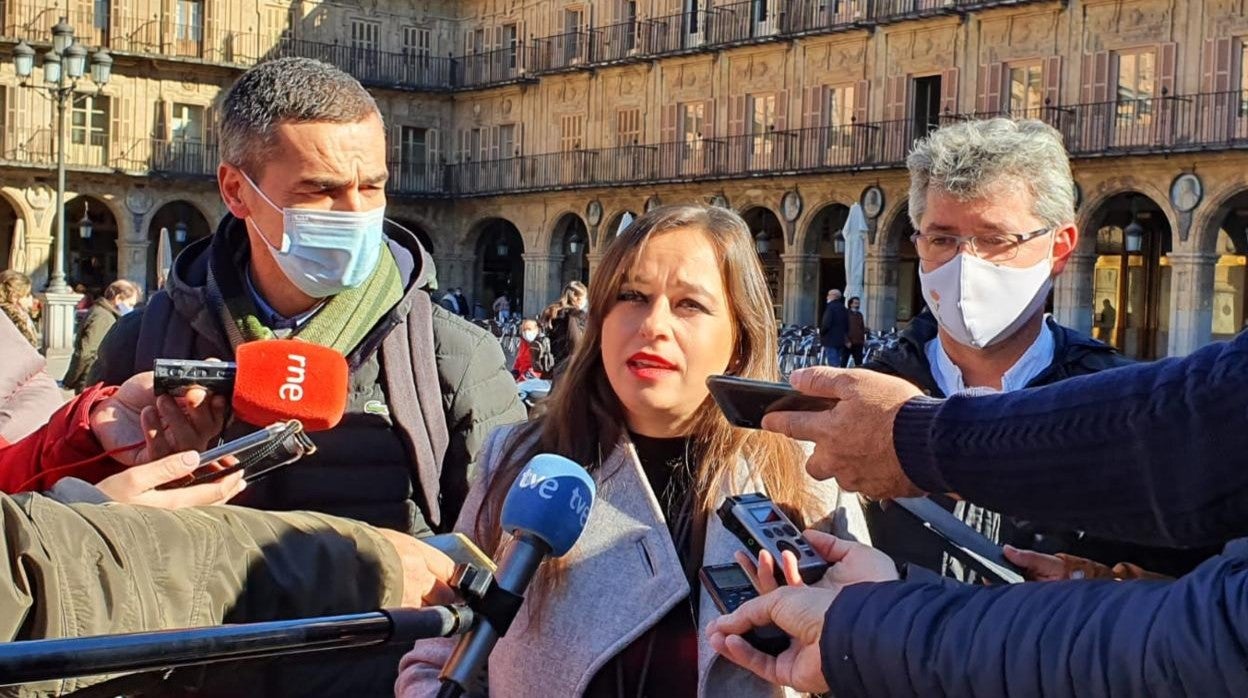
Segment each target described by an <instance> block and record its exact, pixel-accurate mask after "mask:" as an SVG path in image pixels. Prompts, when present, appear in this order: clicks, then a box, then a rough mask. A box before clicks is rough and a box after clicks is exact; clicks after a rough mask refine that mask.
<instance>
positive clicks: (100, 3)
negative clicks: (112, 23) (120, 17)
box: [91, 0, 113, 34]
mask: <svg viewBox="0 0 1248 698" xmlns="http://www.w3.org/2000/svg"><path fill="white" fill-rule="evenodd" d="M112 4H113V0H95V6H94V10H95V12H94V15H95V16H94V19H93V22H92V25H91V26H93V27H94V28H95V30H96V31H97V32H100V33H102V34H107V33H108V20H109V16H110V15H111V14H112Z"/></svg>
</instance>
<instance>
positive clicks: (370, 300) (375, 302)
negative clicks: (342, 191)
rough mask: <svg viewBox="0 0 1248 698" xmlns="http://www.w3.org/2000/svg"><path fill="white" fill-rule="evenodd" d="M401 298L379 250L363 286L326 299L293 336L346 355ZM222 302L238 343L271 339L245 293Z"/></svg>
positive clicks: (387, 256)
mask: <svg viewBox="0 0 1248 698" xmlns="http://www.w3.org/2000/svg"><path fill="white" fill-rule="evenodd" d="M243 273H244V274H245V273H247V272H246V271H243ZM223 295H224V294H223ZM402 299H403V279H402V277H401V276H399V267H398V265H397V264H395V262H394V256H393V255H392V254H391V253H390V250H389V249H388V248H385V247H383V249H382V254H381V256H380V257H379V258H378V260H377V267H376V268H375V269H373V273H372V274H371V275H370V276H369V277H368V279H367V280H366V281H365V282H364V283H363V284H361V285H359V286H358V287H356V288H349V289H347V290H345V291H343V292H342V293H339V294H338V295H336V296H332V297H330V299H329V300H328V301H326V303H325V305H323V306H321V308H320V310H317V311H316V313H315V314H314V315H313V316H312V318H311V319H309V320H308V321H307V322H305V323H304V324H303V325H302V326H301V327H300V328H299V329H297V330H295V333H294V335H293V336H295V337H298V338H299V339H302V340H304V341H308V342H312V343H313V344H320V345H321V346H326V347H330V348H332V349H337V350H338V351H339V352H341V353H342V354H343V355H346V354H348V353H350V352H351V350H352V349H355V347H356V345H358V344H359V343H360V341H362V340H363V339H364V337H365V336H366V335H367V334H368V331H369V330H371V329H372V328H373V326H374V325H376V324H377V322H378V321H379V320H381V319H382V318H383V317H385V315H386V313H388V312H389V311H390V309H391V308H393V307H394V306H395V304H397V303H398V302H399V301H400V300H402ZM222 300H223V301H224V303H223V307H222V312H223V314H224V315H225V317H224V318H223V321H224V322H225V325H226V327H227V328H236V329H237V330H238V332H239V333H241V334H242V337H241V340H242V341H244V342H250V341H253V340H258V339H273V337H274V334H273V330H271V329H269V328H268V327H265V326H264V323H262V322H261V321H260V317H259V312H258V311H257V310H256V305H255V303H253V302H252V300H251V296H250V294H248V293H247V292H246V291H245V290H244V291H243V293H236V294H232V295H231V296H228V297H224V298H223V299H222ZM230 335H231V336H233V335H234V333H233V332H230Z"/></svg>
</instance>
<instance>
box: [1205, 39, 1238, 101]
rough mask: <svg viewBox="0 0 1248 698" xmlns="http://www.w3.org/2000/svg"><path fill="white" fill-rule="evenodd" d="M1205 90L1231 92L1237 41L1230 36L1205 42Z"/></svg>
mask: <svg viewBox="0 0 1248 698" xmlns="http://www.w3.org/2000/svg"><path fill="white" fill-rule="evenodd" d="M1204 63H1205V65H1204V90H1205V91H1206V92H1230V91H1231V90H1232V89H1234V88H1233V80H1234V77H1235V71H1234V65H1235V40H1234V39H1233V38H1231V37H1229V36H1224V37H1221V38H1218V39H1209V40H1208V41H1206V42H1205V57H1204Z"/></svg>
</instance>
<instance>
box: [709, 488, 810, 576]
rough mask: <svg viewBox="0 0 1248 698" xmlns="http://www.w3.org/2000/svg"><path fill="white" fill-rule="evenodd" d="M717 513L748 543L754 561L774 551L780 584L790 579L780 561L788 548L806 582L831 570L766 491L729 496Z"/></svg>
mask: <svg viewBox="0 0 1248 698" xmlns="http://www.w3.org/2000/svg"><path fill="white" fill-rule="evenodd" d="M717 513H718V514H719V520H720V521H722V522H723V524H724V528H726V529H728V531H729V532H730V533H732V534H733V535H734V536H736V537H737V539H738V540H740V541H741V543H742V544H743V545H745V548H746V550H748V551H749V552H750V555H753V556H754V560H755V562H757V561H758V554H759V553H760V552H762V551H764V550H766V551H767V552H769V553H771V556H772V558H773V559H775V561H776V581H777V582H779V583H780V584H786V583H787V582H786V581H785V579H784V572H783V570H781V569H780V564H779V563H780V556H781V555H782V554H783V553H784V552H786V551H787V552H790V553H792V554H793V555H794V557H796V558H797V569H798V572H800V573H801V575H802V581H804V582H806V583H807V584H814V583H815V582H817V581H819V580H820V579H823V575H824V573H826V572H827V571H828V562H827V560H824V559H823V558H822V557H819V554H818V553H816V552H815V549H814V548H812V547H811V545H810V542H809V541H807V540H806V537H805V536H803V535H802V532H801V531H800V530H798V528H797V526H795V525H793V522H792V521H790V520H789V517H788V516H786V515H785V513H784V512H783V511H781V510H780V507H778V506H776V503H775V502H773V501H771V498H770V497H768V496H767V495H765V494H761V493H759V492H753V493H750V494H739V495H734V496H731V497H727V498H725V499H724V503H723V504H720V505H719V511H718V512H717Z"/></svg>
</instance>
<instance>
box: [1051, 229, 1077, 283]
mask: <svg viewBox="0 0 1248 698" xmlns="http://www.w3.org/2000/svg"><path fill="white" fill-rule="evenodd" d="M1078 244H1079V229H1078V228H1076V227H1075V225H1074V224H1073V223H1070V224H1068V225H1065V226H1063V227H1061V228H1058V229H1057V230H1055V231H1054V232H1053V276H1057V275H1058V274H1061V273H1062V270H1064V269H1065V268H1066V262H1068V261H1070V255H1072V254H1074V252H1075V246H1076V245H1078Z"/></svg>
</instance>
